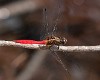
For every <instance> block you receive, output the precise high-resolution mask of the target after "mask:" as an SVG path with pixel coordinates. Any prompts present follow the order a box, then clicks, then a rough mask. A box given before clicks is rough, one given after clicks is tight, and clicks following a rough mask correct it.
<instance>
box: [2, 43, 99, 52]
mask: <svg viewBox="0 0 100 80" xmlns="http://www.w3.org/2000/svg"><path fill="white" fill-rule="evenodd" d="M0 46H12V47H20V48H27V49H50V50H53V51H67V52H81V51H84V52H91V51H100V45H97V46H51V47H48V46H46V45H41V44H20V43H16V42H13V41H0Z"/></svg>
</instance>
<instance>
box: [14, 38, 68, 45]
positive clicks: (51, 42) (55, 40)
mask: <svg viewBox="0 0 100 80" xmlns="http://www.w3.org/2000/svg"><path fill="white" fill-rule="evenodd" d="M15 42H17V43H21V44H46V45H47V46H48V45H65V44H66V42H67V39H66V38H59V37H55V36H50V37H47V39H46V40H42V41H36V40H15Z"/></svg>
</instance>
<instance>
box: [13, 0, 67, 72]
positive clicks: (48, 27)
mask: <svg viewBox="0 0 100 80" xmlns="http://www.w3.org/2000/svg"><path fill="white" fill-rule="evenodd" d="M61 1H62V0H57V1H54V2H55V3H56V4H55V5H54V6H53V7H52V10H51V11H49V9H48V8H43V17H44V18H43V21H44V25H43V30H41V33H45V34H44V35H43V34H42V35H41V40H40V41H36V40H15V42H17V43H22V44H46V46H53V45H58V46H59V45H66V44H67V39H66V38H64V37H58V36H55V35H54V33H56V30H57V24H58V21H59V19H60V16H61V7H62V5H61ZM52 15H53V16H52ZM53 53H54V54H52V53H51V54H52V56H53V57H54V58H55V59H56V60H57V61H58V62H59V63H60V64H61V65H62V67H63V68H64V70H65V71H66V72H68V70H67V68H66V66H65V64H64V63H63V61H62V60H61V58H60V56H59V55H58V54H57V52H55V51H53Z"/></svg>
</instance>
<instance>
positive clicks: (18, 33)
mask: <svg viewBox="0 0 100 80" xmlns="http://www.w3.org/2000/svg"><path fill="white" fill-rule="evenodd" d="M51 34H53V35H56V36H62V37H65V38H67V40H68V42H67V45H71V46H74V45H100V0H0V40H9V41H11V40H17V39H27V40H29V39H32V40H43V39H45V38H46V37H47V36H48V35H51ZM0 80H100V53H99V52H78V53H75V52H53V51H50V50H29V49H23V48H15V47H0Z"/></svg>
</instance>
